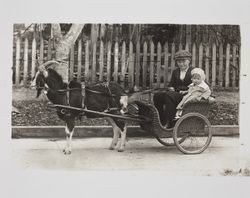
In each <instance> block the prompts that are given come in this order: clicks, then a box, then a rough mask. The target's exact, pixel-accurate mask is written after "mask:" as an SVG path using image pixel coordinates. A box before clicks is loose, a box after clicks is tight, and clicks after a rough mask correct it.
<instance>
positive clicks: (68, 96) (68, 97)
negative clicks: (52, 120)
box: [66, 84, 70, 106]
mask: <svg viewBox="0 0 250 198" xmlns="http://www.w3.org/2000/svg"><path fill="white" fill-rule="evenodd" d="M67 89H69V84H67ZM66 94H67V104H68V105H69V106H70V103H69V99H70V98H69V91H67V92H66Z"/></svg>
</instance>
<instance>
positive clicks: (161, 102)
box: [12, 23, 250, 176]
mask: <svg viewBox="0 0 250 198" xmlns="http://www.w3.org/2000/svg"><path fill="white" fill-rule="evenodd" d="M13 40H14V42H13V44H14V45H13V67H12V69H13V78H12V81H13V88H12V140H13V142H14V144H15V145H16V146H17V147H16V150H17V151H14V158H15V159H18V161H19V162H21V166H23V168H24V169H32V168H42V169H67V170H74V169H75V170H89V169H90V170H143V169H144V170H165V171H171V172H172V173H173V172H176V173H177V174H178V173H179V174H191V175H208V176H209V175H214V174H215V175H238V174H242V175H244V174H246V175H249V171H250V170H248V169H246V170H241V171H242V172H241V173H239V172H237V171H239V170H238V168H239V160H238V148H237V147H238V144H239V138H238V137H239V127H238V124H239V74H240V50H241V48H240V47H241V37H240V26H239V25H180V24H75V23H73V24H59V23H57V24H55V23H49V24H38V23H31V24H13ZM20 150H21V151H20ZM116 151H118V153H116ZM218 153H219V154H218ZM227 153H230V157H227V158H226V157H225V156H226V155H227ZM196 154H198V155H199V158H197V157H196V156H195V158H194V155H196ZM185 155H186V156H185ZM79 156H85V157H84V158H81V157H79ZM211 158H216V163H213V164H211V163H209V162H210V161H211ZM184 159H185V160H184ZM152 160H153V161H154V163H152V162H151V161H152ZM183 161H185V162H183ZM170 162H171V163H170ZM174 163H177V164H179V166H178V165H174V166H173V164H174ZM197 163H200V166H198V167H195V168H194V164H197ZM184 165H185V166H184Z"/></svg>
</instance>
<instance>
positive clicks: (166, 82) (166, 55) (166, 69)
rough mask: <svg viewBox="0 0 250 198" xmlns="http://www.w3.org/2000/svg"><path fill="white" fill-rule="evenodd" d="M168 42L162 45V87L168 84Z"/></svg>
mask: <svg viewBox="0 0 250 198" xmlns="http://www.w3.org/2000/svg"><path fill="white" fill-rule="evenodd" d="M168 73H169V72H168V43H167V42H166V43H165V45H164V87H167V85H168V79H169V78H168V75H169V74H168Z"/></svg>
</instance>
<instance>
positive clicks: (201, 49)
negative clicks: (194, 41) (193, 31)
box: [199, 43, 203, 68]
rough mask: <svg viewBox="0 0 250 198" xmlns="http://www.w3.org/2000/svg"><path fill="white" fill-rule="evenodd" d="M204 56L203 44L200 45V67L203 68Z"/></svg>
mask: <svg viewBox="0 0 250 198" xmlns="http://www.w3.org/2000/svg"><path fill="white" fill-rule="evenodd" d="M202 58H203V44H202V43H200V45H199V68H202Z"/></svg>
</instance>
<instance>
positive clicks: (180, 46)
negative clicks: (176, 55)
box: [178, 42, 182, 50]
mask: <svg viewBox="0 0 250 198" xmlns="http://www.w3.org/2000/svg"><path fill="white" fill-rule="evenodd" d="M178 50H182V43H181V42H180V43H179V46H178Z"/></svg>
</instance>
